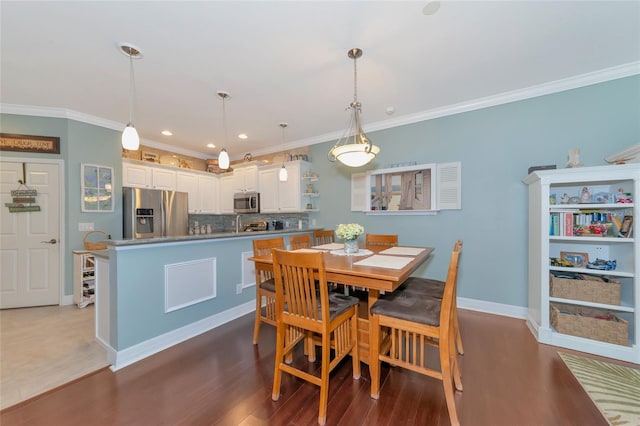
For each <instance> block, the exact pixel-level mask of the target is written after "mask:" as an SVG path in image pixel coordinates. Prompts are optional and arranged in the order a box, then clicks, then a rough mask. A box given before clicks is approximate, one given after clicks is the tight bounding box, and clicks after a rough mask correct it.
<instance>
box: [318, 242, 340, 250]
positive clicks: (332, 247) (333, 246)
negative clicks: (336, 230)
mask: <svg viewBox="0 0 640 426" xmlns="http://www.w3.org/2000/svg"><path fill="white" fill-rule="evenodd" d="M312 248H314V249H320V250H338V249H341V248H344V244H340V243H329V244H321V245H319V246H313V247H312Z"/></svg>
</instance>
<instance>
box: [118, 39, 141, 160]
mask: <svg viewBox="0 0 640 426" xmlns="http://www.w3.org/2000/svg"><path fill="white" fill-rule="evenodd" d="M118 47H119V48H120V51H121V52H122V53H123V54H124V55H126V56H128V57H129V123H128V124H127V126H126V127H125V128H124V131H123V132H122V148H124V149H127V150H129V151H136V150H137V149H138V148H140V137H139V136H138V132H137V130H136V127H135V126H134V125H133V95H134V93H135V79H134V77H133V60H134V59H142V51H141V50H140V49H139V48H137V47H135V46H134V45H132V44H129V43H119V44H118Z"/></svg>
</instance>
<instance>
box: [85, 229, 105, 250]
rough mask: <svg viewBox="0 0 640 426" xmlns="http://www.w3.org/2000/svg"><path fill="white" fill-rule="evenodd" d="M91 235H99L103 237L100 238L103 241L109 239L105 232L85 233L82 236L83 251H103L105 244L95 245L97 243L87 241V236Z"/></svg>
mask: <svg viewBox="0 0 640 426" xmlns="http://www.w3.org/2000/svg"><path fill="white" fill-rule="evenodd" d="M92 234H100V235H101V236H102V237H103V238H102V239H103V240H107V239H109V235H108V234H107V233H106V232H102V231H91V232H87V233H86V234H84V238H83V239H82V242H83V243H84V248H85V250H105V249H106V248H107V245H106V244H105V243H97V242H93V241H88V240H87V239H88V238H89V236H90V235H92Z"/></svg>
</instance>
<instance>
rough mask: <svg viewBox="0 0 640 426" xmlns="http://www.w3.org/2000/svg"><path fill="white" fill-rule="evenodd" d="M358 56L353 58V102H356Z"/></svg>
mask: <svg viewBox="0 0 640 426" xmlns="http://www.w3.org/2000/svg"><path fill="white" fill-rule="evenodd" d="M357 62H358V58H353V102H354V103H356V104H357V103H358V66H357Z"/></svg>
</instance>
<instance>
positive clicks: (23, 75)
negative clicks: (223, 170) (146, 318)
mask: <svg viewBox="0 0 640 426" xmlns="http://www.w3.org/2000/svg"><path fill="white" fill-rule="evenodd" d="M426 4H427V1H426V0H424V1H422V2H396V1H393V2H362V1H349V2H343V1H325V2H303V1H300V2H284V1H278V2H276V1H260V2H248V1H234V2H221V1H215V2H214V1H194V2H183V1H174V2H153V1H151V2H149V1H140V2H112V1H105V2H88V1H76V2H31V1H19V2H13V1H2V2H0V20H1V21H0V28H1V29H0V31H1V33H0V35H1V69H0V72H1V74H0V77H1V86H0V89H1V92H0V101H1V102H2V105H3V111H5V112H6V111H11V108H8V107H13V110H15V108H16V106H18V105H28V106H32V107H38V108H55V109H61V110H63V111H70V112H72V113H73V114H76V113H81V114H86V115H88V116H91V117H97V118H99V119H100V120H105V122H108V123H111V124H112V125H113V127H114V128H119V127H120V126H122V127H123V126H124V125H125V124H126V123H127V121H128V118H129V109H128V90H129V60H128V58H127V57H126V56H124V55H123V54H122V53H121V52H120V51H119V49H118V48H117V43H118V42H129V43H132V44H134V45H136V46H138V47H140V48H141V50H142V51H143V53H144V58H143V59H141V60H137V61H135V62H134V69H135V76H136V86H137V93H136V97H135V105H136V107H135V111H134V123H135V125H136V127H137V129H138V131H139V133H140V135H141V137H142V139H143V143H147V144H151V145H153V144H154V143H155V144H156V145H157V146H159V147H160V146H161V145H158V143H159V144H169V145H173V146H176V147H178V148H177V149H178V150H183V151H189V152H193V153H198V155H199V156H201V157H202V158H211V157H215V156H216V155H217V153H218V151H219V148H220V147H221V145H225V146H226V147H227V149H228V151H229V152H230V154H231V157H232V159H238V158H242V157H243V156H244V154H245V153H249V152H250V153H252V154H253V155H254V156H255V155H258V154H263V153H268V152H274V151H279V150H281V149H282V148H283V144H282V142H283V136H282V131H281V129H280V127H279V126H278V124H279V123H280V122H283V121H284V122H288V123H289V127H288V128H287V130H286V132H285V139H286V142H287V144H285V146H289V147H291V146H295V145H301V144H309V143H315V142H322V141H328V140H332V139H336V138H337V137H339V136H340V135H341V134H342V132H343V131H344V129H345V128H346V119H347V116H346V113H345V107H346V106H347V105H348V104H349V102H350V101H351V100H352V97H353V61H352V60H351V59H349V58H348V57H347V51H348V50H349V49H350V48H353V47H359V48H361V49H362V50H363V51H364V55H363V56H362V58H361V59H359V60H358V63H357V65H358V99H359V100H360V101H361V102H362V104H363V116H362V118H363V123H364V127H365V131H366V130H367V129H368V128H369V129H373V128H384V127H389V126H393V125H394V123H396V124H397V123H399V122H402V121H403V120H405V121H406V119H407V117H411V116H419V115H420V114H423V113H425V112H428V111H432V110H437V109H439V108H444V107H447V106H450V105H454V104H460V103H465V102H471V101H473V100H477V99H481V98H485V97H488V96H492V95H497V94H501V93H505V92H510V91H514V90H518V89H522V88H528V87H531V86H536V85H540V84H544V83H549V82H554V81H557V80H561V79H565V78H569V77H572V76H577V75H582V74H585V73H591V72H596V71H599V70H604V69H607V68H611V67H615V66H619V65H623V64H631V63H634V62H637V61H640V2H639V1H620V2H617V1H535V2H524V1H509V2H497V1H470V2H450V1H443V2H442V4H441V7H440V10H439V11H438V12H437V13H436V14H435V15H432V16H426V15H424V14H423V13H422V9H423V7H424V6H425V5H426ZM217 90H226V91H228V92H230V94H231V98H230V99H229V100H228V101H227V127H228V129H229V130H228V134H229V139H228V140H227V141H225V136H224V131H223V125H222V103H221V101H220V99H219V98H218V97H217V96H216V91H217ZM388 107H393V108H394V109H395V113H394V114H393V115H388V114H387V113H386V110H387V108H388ZM73 114H72V116H73ZM76 115H77V116H78V115H79V114H76ZM164 129H170V130H171V131H173V133H174V136H172V137H166V136H162V135H161V134H160V132H161V131H162V130H164ZM241 132H244V133H246V134H248V136H249V139H248V140H246V141H241V140H238V139H237V138H236V137H235V136H236V135H237V134H238V133H241ZM209 142H213V143H216V144H217V145H218V148H216V149H208V148H206V146H205V145H206V144H207V143H209ZM178 152H180V151H178Z"/></svg>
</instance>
